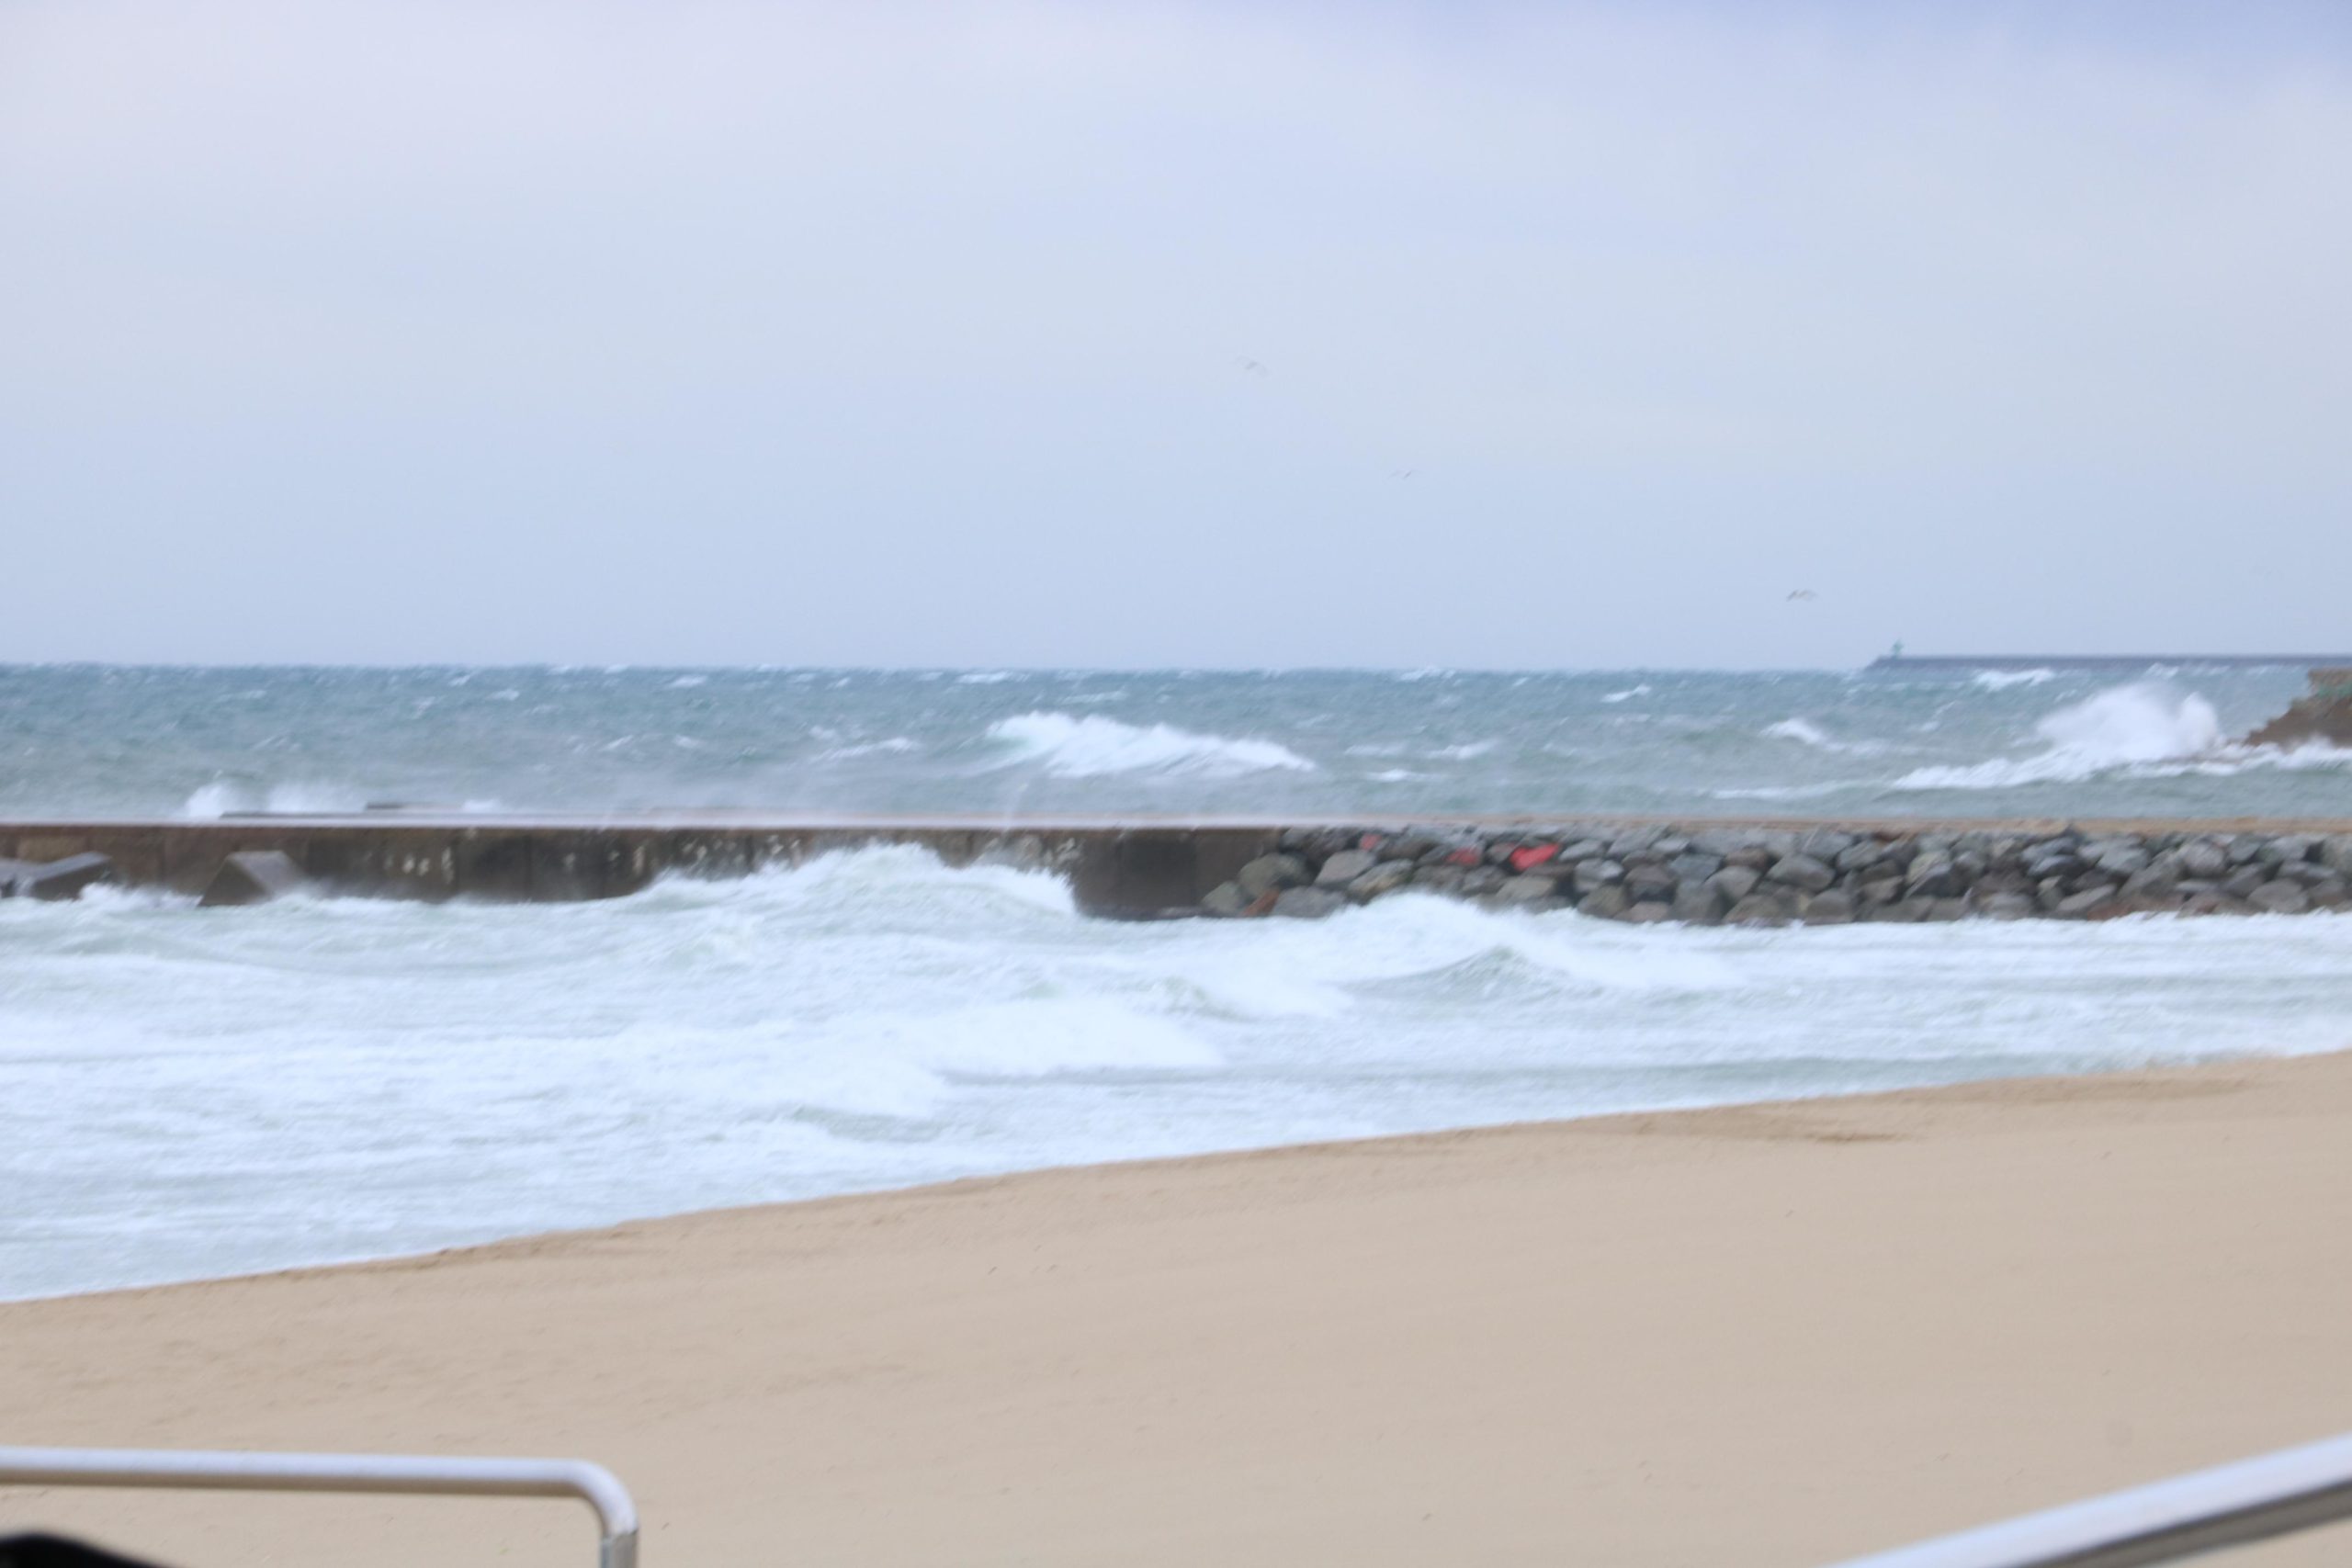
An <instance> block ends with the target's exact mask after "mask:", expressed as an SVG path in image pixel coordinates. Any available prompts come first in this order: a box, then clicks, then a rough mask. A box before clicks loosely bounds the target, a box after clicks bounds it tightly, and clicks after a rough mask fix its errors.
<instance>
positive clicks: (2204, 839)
mask: <svg viewBox="0 0 2352 1568" xmlns="http://www.w3.org/2000/svg"><path fill="white" fill-rule="evenodd" d="M1408 891H1409V892H1419V893H1430V894H1437V895H1440V896H1442V897H1454V898H1467V899H1470V900H1472V901H1474V902H1476V903H1479V904H1482V905H1485V906H1487V907H1488V908H1498V909H1526V910H1545V909H1570V908H1573V909H1576V910H1577V911H1579V912H1580V913H1583V914H1586V915H1590V916H1594V917H1597V918H1600V919H1615V920H1629V921H1634V922H1645V921H1653V920H1672V921H1679V922H1680V923H1683V924H1686V925H1724V924H1729V925H1758V926H1779V925H1844V924H1849V923H1851V922H1856V921H1883V922H1909V921H1933V920H1959V919H2008V920H2014V919H2035V918H2039V919H2065V920H2092V919H2113V918H2114V917H2116V916H2119V915H2129V914H2143V913H2152V912H2167V913H2177V914H2264V913H2270V914H2300V913H2302V912H2304V911H2306V910H2313V909H2341V908H2352V834H2345V835H2340V836H2324V835H2319V834H2312V833H2287V832H2280V833H2247V832H2220V831H2215V832H2197V831H2193V830H2183V831H2169V830H2168V831H2145V832H2132V831H2108V832H2100V833H2091V832H2086V831H2084V830H2082V829H2076V828H2072V827H2068V828H2064V829H2058V830H2055V831H2042V832H2026V831H2021V830H2018V829H2007V828H1992V827H1988V828H1985V829H1973V830H1971V829H1957V828H1940V827H1939V828H1922V829H1916V830H1914V829H1871V830H1867V831H1864V830H1858V829H1848V828H1838V827H1830V826H1823V827H1817V828H1812V829H1793V828H1791V829H1773V828H1747V827H1722V826H1708V825H1692V826H1690V827H1677V826H1659V825H1656V824H1651V825H1645V826H1641V827H1627V826H1623V825H1618V826H1614V827H1611V826H1609V825H1606V824H1593V823H1582V824H1579V823H1574V822H1563V823H1558V824H1555V825H1550V826H1546V827H1544V828H1540V829H1510V830H1502V829H1471V828H1445V827H1442V826H1423V827H1413V828H1405V829H1334V828H1315V829H1305V828H1295V829H1286V830H1284V831H1283V834H1282V838H1281V847H1280V850H1279V851H1278V852H1276V853H1273V854H1269V855H1265V856H1262V857H1261V858H1260V859H1258V860H1254V861H1251V862H1250V863H1248V864H1247V865H1244V866H1243V867H1242V868H1241V870H1240V873H1239V874H1238V876H1237V877H1235V879H1234V880H1232V881H1229V882H1227V883H1224V884H1222V885H1220V886H1217V887H1216V888H1215V889H1214V890H1212V891H1211V892H1210V893H1209V894H1208V896H1207V897H1205V898H1204V899H1203V900H1202V903H1201V907H1200V912H1201V913H1204V914H1208V915H1214V916H1220V917H1225V918H1232V919H1243V918H1252V917H1256V916H1261V915H1282V916H1303V917H1310V918H1320V917H1322V916H1326V915H1330V914H1334V913H1336V912H1338V911H1339V910H1340V909H1341V908H1345V907H1346V906H1347V905H1349V904H1351V903H1355V904H1362V903H1366V902H1369V901H1370V900H1372V899H1374V898H1379V897H1387V896H1389V895H1391V894H1396V893H1400V892H1408Z"/></svg>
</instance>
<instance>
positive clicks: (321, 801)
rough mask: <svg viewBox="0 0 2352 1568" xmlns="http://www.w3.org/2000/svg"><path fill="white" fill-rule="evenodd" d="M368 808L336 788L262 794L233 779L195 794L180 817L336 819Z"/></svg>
mask: <svg viewBox="0 0 2352 1568" xmlns="http://www.w3.org/2000/svg"><path fill="white" fill-rule="evenodd" d="M367 805H368V803H367V801H366V800H365V799H363V798H361V797H360V796H359V795H356V794H355V793H354V792H352V791H350V790H347V789H341V788H337V787H336V786H334V785H332V784H272V785H270V786H269V787H268V788H267V789H266V790H262V789H255V788H254V787H253V786H251V785H248V784H238V783H236V782H235V781H233V780H231V779H214V780H213V781H212V782H211V783H210V784H199V785H198V786H197V787H196V788H195V789H194V790H193V791H191V792H190V793H189V795H188V797H187V799H186V800H184V801H182V802H181V803H180V810H179V814H180V816H181V817H183V818H187V820H189V821H192V822H209V821H216V820H218V819H219V818H223V817H228V816H231V815H233V814H236V813H240V812H247V811H268V812H275V813H278V814H280V815H301V814H311V813H315V814H318V815H322V816H333V815H339V814H341V813H344V812H348V811H359V810H364V809H365V808H366V807H367Z"/></svg>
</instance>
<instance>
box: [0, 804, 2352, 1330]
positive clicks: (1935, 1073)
mask: <svg viewBox="0 0 2352 1568" xmlns="http://www.w3.org/2000/svg"><path fill="white" fill-rule="evenodd" d="M232 916H233V918H232ZM1987 973H1998V974H1999V975H2000V976H2001V977H2002V983H2001V985H2000V986H1999V987H1993V988H1990V989H1988V988H1987V987H1986V986H1985V975H1986V974H1987ZM0 994H5V995H6V997H7V998H8V1000H9V1027H8V1028H7V1030H6V1031H0V1069H5V1072H6V1077H7V1079H8V1081H9V1083H10V1086H11V1089H12V1092H11V1093H10V1094H9V1095H7V1096H5V1097H0V1149H6V1150H7V1151H9V1152H10V1155H11V1156H13V1157H12V1159H11V1160H10V1161H9V1162H8V1164H7V1171H8V1179H9V1180H10V1182H11V1183H12V1184H13V1185H12V1186H11V1188H10V1198H11V1200H12V1201H15V1202H17V1204H18V1205H19V1206H21V1207H22V1208H23V1209H24V1211H25V1212H28V1213H39V1214H40V1215H41V1217H42V1223H41V1224H40V1227H39V1228H38V1229H27V1228H24V1227H18V1228H17V1229H16V1230H14V1231H10V1230H8V1229H6V1227H0V1295H23V1294H33V1293H41V1292H51V1291H63V1290H72V1289H84V1288H92V1287H96V1286H100V1285H110V1284H122V1283H128V1282H131V1281H135V1280H157V1279H168V1278H181V1277H187V1276H191V1275H200V1274H217V1273H223V1272H228V1271H232V1270H238V1269H260V1268H270V1267H279V1266H286V1265H290V1264H296V1263H301V1262H308V1261H318V1260H323V1259H326V1258H345V1257H356V1256H367V1255H381V1254H384V1253H389V1252H396V1251H405V1250H417V1249H421V1248H426V1247H439V1246H446V1245H452V1244H455V1243H458V1242H464V1241H470V1240H481V1239H486V1238H488V1237H491V1236H494V1235H511V1234H515V1233H519V1232H527V1231H534V1230H542V1229H548V1228H553V1227H556V1226H562V1225H579V1224H596V1223H599V1222H603V1221H607V1220H612V1219H616V1218H620V1217H623V1216H627V1215H635V1214H648V1213H665V1212H674V1211H678V1210H684V1209H692V1208H705V1207H712V1206H717V1205H721V1204H729V1203H744V1202H755V1201H767V1200H774V1199H784V1198H793V1197H804V1196H812V1195H816V1194H820V1193H825V1192H838V1191H846V1190H859V1189H870V1188H876V1187H886V1186H893V1185H900V1184H905V1183H909V1182H914V1181H922V1180H930V1179H942V1178H946V1177H951V1176H959V1175H967V1174H974V1173H978V1172H984V1171H994V1170H1008V1169H1018V1168H1032V1167H1038V1166H1046V1165H1057V1164H1067V1163H1071V1162H1077V1161H1086V1160H1096V1159H1105V1158H1117V1157H1137V1156H1149V1155H1163V1154H1180V1153H1191V1152H1199V1151H1203V1150H1207V1149H1216V1148H1232V1147H1243V1146H1249V1145H1262V1144H1273V1143H1285V1142H1295V1141H1298V1140H1300V1139H1306V1138H1322V1137H1340V1136H1351V1135H1361V1134H1379V1133H1390V1132H1403V1131H1409V1130H1415V1129H1425V1128H1436V1127H1446V1126H1464V1125H1472V1124H1476V1123H1481V1122H1502V1121H1513V1120H1521V1119H1525V1118H1529V1117H1545V1116H1562V1115H1573V1114H1585V1113H1590V1112H1596V1111H1611V1110H1622V1109H1629V1108H1633V1107H1636V1106H1662V1105H1676V1104H1692V1103H1702V1102H1708V1101H1721V1100H1748V1099H1761V1098H1771V1097H1778V1096H1785V1095H1805V1094H1819V1093H1827V1092H1833V1091H1836V1090H1839V1089H1862V1088H1886V1087H1894V1086H1895V1085H1899V1084H1905V1083H1926V1082H1937V1081H1944V1080H1948V1079H1952V1078H1962V1077H1978V1076H1985V1075H1989V1074H1996V1073H2017V1072H2028V1071H2069V1070H2076V1071H2078V1070H2084V1069H2087V1068H2092V1067H2098V1066H2126V1065H2136V1064H2139V1063H2143V1062H2147V1061H2162V1060H2175V1059H2179V1060H2188V1059H2194V1058H2199V1057H2205V1056H2211V1055H2220V1054H2226V1053H2229V1052H2233V1051H2243V1050H2256V1049H2285V1050H2301V1049H2319V1048H2324V1047H2333V1046H2340V1045H2344V1044H2346V1043H2352V1026H2347V1025H2346V1022H2345V1020H2346V1018H2347V1017H2352V917H2344V916H2333V915H2308V916H2301V917H2294V918H2285V917H2281V918H2277V919H2247V920H2159V919H2128V920H2121V921H2115V922H2110V923H2107V924H2102V925H2096V926H2085V925H2075V924H2071V923H2066V924H2061V923H2056V922H2020V923H2018V924H2016V925H1997V924H1993V923H1990V922H1985V923H1975V922H1971V923H1966V924H1962V925H1958V926H1937V927H1913V926H1875V925H1873V926H1857V927H1849V928H1836V929H1798V930H1787V931H1750V930H1729V929H1719V930H1712V931H1688V930H1682V929H1679V928H1673V927H1634V926H1625V925H1620V924H1615V923H1611V922H1606V921H1594V920H1588V919H1583V918H1581V917H1579V916H1577V915H1574V914H1568V913H1558V914H1544V915H1530V914H1525V913H1504V912H1496V911H1489V910H1485V909H1481V908H1475V907H1473V906H1469V905H1466V904H1461V903H1455V902H1449V901H1442V900H1438V899H1434V898H1429V897H1417V896H1413V895H1409V894H1408V895H1404V896H1400V897H1393V898H1388V899H1383V900H1381V901H1379V902H1376V903H1374V904H1372V905H1370V906H1367V907H1364V908H1350V909H1346V910H1343V911H1341V912H1340V913H1339V914H1338V915H1336V916H1334V917H1332V918H1331V919H1327V920H1321V921H1289V920H1272V921H1175V922H1168V923H1164V924H1131V923H1125V922H1116V921H1100V920H1092V919H1085V918H1083V917H1081V916H1080V914H1078V913H1077V911H1076V910H1075V909H1074V908H1073V907H1072V901H1071V896H1070V892H1069V888H1068V887H1067V886H1065V885H1063V884H1062V883H1060V882H1058V881H1057V880H1055V879H1054V878H1052V877H1049V876H1046V875H1043V874H1037V873H1034V872H1022V871H1016V870H1013V869H1012V868H1009V867H1005V866H975V867H972V868H969V869H966V870H951V869H949V868H947V867H945V866H943V865H942V864H940V863H938V862H937V861H936V860H934V859H933V858H932V857H930V856H929V855H926V854H924V853H923V852H920V851H917V850H912V849H904V848H900V849H888V850H873V851H866V852H858V853H854V854H841V855H832V856H827V857H824V858H822V859H820V860H817V861H815V862H812V863H809V864H808V865H806V866H803V867H800V868H798V869H797V870H791V871H779V872H775V873H772V874H763V875H759V876H754V877H750V878H745V879H742V880H739V881H731V882H710V881H698V880H694V879H688V878H677V879H665V880H663V881H662V882H660V883H657V884H656V885H655V886H652V887H651V888H650V889H648V890H647V891H645V892H644V893H641V894H639V895H638V896H636V897H629V898H624V899H616V900H611V901H608V902H602V903H594V904H583V905H544V906H522V907H515V906H501V907H491V906H475V905H468V904H464V903H458V904H456V905H442V906H430V907H428V906H421V905H413V904H402V903H394V902H376V901H369V900H360V899H324V900H319V901H315V902H311V903H308V904H304V905H284V904H279V905H269V906H265V907H262V908H254V909H249V910H238V911H232V912H228V913H224V912H222V911H218V910H201V909H198V908H193V907H192V906H191V905H190V904H189V903H188V902H187V901H186V900H184V899H176V898H165V897H153V896H149V897H129V896H118V897H107V896H99V897H93V898H90V899H86V900H85V901H83V902H80V903H74V904H59V905H50V904H38V903H34V902H31V901H28V900H0ZM265 1004H266V1005H265ZM159 1216H160V1217H161V1218H159Z"/></svg>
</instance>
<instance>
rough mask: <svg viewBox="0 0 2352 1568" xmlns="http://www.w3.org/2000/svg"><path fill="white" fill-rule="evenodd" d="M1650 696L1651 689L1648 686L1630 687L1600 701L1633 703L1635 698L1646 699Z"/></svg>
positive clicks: (1612, 693)
mask: <svg viewBox="0 0 2352 1568" xmlns="http://www.w3.org/2000/svg"><path fill="white" fill-rule="evenodd" d="M1649 694H1650V689H1649V688H1648V687H1647V686H1628V687H1626V688H1625V689H1624V690H1623V691H1622V692H1611V693H1610V694H1608V695H1606V696H1604V697H1602V698H1601V699H1600V700H1601V701H1602V702H1604V703H1624V702H1631V701H1633V699H1634V698H1635V697H1646V696H1648V695H1649Z"/></svg>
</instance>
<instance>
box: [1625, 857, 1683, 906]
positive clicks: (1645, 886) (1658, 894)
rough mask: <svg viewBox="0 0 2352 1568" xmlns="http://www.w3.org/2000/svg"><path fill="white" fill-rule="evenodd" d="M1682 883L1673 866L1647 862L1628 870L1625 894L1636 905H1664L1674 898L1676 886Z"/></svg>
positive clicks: (1626, 872) (1630, 867)
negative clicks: (1647, 903) (1646, 903)
mask: <svg viewBox="0 0 2352 1568" xmlns="http://www.w3.org/2000/svg"><path fill="white" fill-rule="evenodd" d="M1680 881H1681V878H1679V877H1678V876H1676V875H1675V874H1674V868H1673V867H1672V866H1668V865H1661V864H1658V863H1656V862H1654V861H1653V862H1647V863H1643V864H1641V865H1636V866H1629V867H1627V868H1626V871H1625V893H1626V896H1627V897H1631V898H1632V899H1633V900H1634V903H1636V904H1640V903H1644V902H1651V903H1658V904H1663V903H1665V902H1666V901H1667V900H1668V899H1669V898H1672V897H1674V889H1675V886H1676V885H1677V884H1678V883H1679V882H1680Z"/></svg>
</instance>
